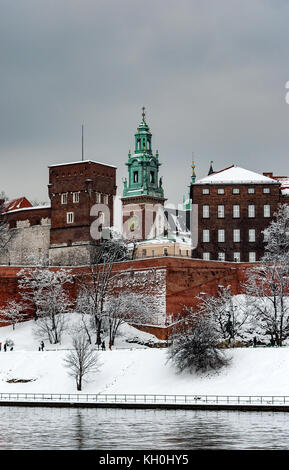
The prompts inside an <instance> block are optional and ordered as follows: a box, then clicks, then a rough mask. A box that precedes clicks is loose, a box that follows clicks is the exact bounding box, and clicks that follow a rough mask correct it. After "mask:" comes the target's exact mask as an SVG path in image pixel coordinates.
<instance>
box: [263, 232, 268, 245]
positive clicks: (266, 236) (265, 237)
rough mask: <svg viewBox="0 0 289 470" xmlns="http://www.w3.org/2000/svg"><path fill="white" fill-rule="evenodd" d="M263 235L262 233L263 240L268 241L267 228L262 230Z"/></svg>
mask: <svg viewBox="0 0 289 470" xmlns="http://www.w3.org/2000/svg"><path fill="white" fill-rule="evenodd" d="M263 235H264V242H268V241H269V233H268V231H267V230H264V232H263Z"/></svg>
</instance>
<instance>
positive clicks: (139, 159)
mask: <svg viewBox="0 0 289 470" xmlns="http://www.w3.org/2000/svg"><path fill="white" fill-rule="evenodd" d="M142 111H143V112H142V120H141V123H140V125H139V126H138V128H137V132H136V134H135V150H134V153H133V154H132V153H131V151H130V150H129V152H128V161H127V163H126V165H127V166H128V181H127V178H125V179H124V189H123V197H134V196H152V197H158V198H163V197H164V190H163V188H162V178H159V167H160V165H161V163H160V162H159V154H158V151H156V153H155V155H154V154H153V151H152V134H151V132H150V128H149V126H148V125H147V123H146V115H145V108H144V107H143V108H142Z"/></svg>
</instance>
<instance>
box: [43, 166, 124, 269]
mask: <svg viewBox="0 0 289 470" xmlns="http://www.w3.org/2000/svg"><path fill="white" fill-rule="evenodd" d="M48 192H49V198H50V200H51V229H50V248H49V259H50V264H52V265H56V266H57V265H77V264H86V263H87V262H88V261H89V248H90V245H91V243H92V241H93V240H95V238H96V236H98V234H99V233H100V231H101V227H102V226H112V225H113V199H114V196H115V194H116V167H115V166H112V165H106V164H104V163H98V162H94V161H90V160H87V161H80V162H75V163H66V164H60V165H53V166H50V167H49V184H48Z"/></svg>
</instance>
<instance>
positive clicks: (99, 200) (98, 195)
mask: <svg viewBox="0 0 289 470" xmlns="http://www.w3.org/2000/svg"><path fill="white" fill-rule="evenodd" d="M95 200H96V203H97V204H100V203H101V194H100V193H96V199H95Z"/></svg>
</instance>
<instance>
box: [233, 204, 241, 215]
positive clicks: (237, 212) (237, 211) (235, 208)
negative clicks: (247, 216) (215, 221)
mask: <svg viewBox="0 0 289 470" xmlns="http://www.w3.org/2000/svg"><path fill="white" fill-rule="evenodd" d="M233 217H234V219H237V218H238V217H240V206H239V205H237V204H235V205H234V206H233Z"/></svg>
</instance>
